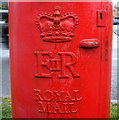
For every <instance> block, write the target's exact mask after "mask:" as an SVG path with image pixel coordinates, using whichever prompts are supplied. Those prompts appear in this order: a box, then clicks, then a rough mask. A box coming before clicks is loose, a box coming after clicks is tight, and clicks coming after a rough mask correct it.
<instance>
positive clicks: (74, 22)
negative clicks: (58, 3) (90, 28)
mask: <svg viewBox="0 0 119 120" xmlns="http://www.w3.org/2000/svg"><path fill="white" fill-rule="evenodd" d="M78 22H79V20H78V16H77V15H76V14H74V13H66V14H64V15H61V13H60V8H59V7H56V8H55V10H54V13H53V15H50V14H47V13H44V14H39V15H38V16H37V20H36V25H37V27H38V29H40V30H41V38H42V39H43V40H44V41H45V42H68V41H71V40H72V39H73V37H74V29H75V28H77V26H78Z"/></svg>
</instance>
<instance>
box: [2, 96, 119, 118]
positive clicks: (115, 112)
mask: <svg viewBox="0 0 119 120" xmlns="http://www.w3.org/2000/svg"><path fill="white" fill-rule="evenodd" d="M1 101H2V104H1ZM0 113H2V114H0V118H11V117H12V113H11V99H10V98H0ZM110 117H111V118H115V119H119V104H117V103H112V104H111V113H110Z"/></svg>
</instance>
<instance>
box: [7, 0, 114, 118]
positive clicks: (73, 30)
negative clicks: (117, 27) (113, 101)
mask: <svg viewBox="0 0 119 120" xmlns="http://www.w3.org/2000/svg"><path fill="white" fill-rule="evenodd" d="M9 28H10V29H9V31H10V58H11V59H10V62H11V86H12V112H13V118H109V112H110V83H111V81H110V79H111V49H112V41H111V40H112V3H111V2H108V1H107V2H101V1H100V2H98V3H97V2H10V4H9Z"/></svg>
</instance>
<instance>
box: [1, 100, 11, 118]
mask: <svg viewBox="0 0 119 120" xmlns="http://www.w3.org/2000/svg"><path fill="white" fill-rule="evenodd" d="M0 102H2V104H1V103H0V108H1V109H0V113H2V114H0V118H11V117H12V113H11V99H10V98H0Z"/></svg>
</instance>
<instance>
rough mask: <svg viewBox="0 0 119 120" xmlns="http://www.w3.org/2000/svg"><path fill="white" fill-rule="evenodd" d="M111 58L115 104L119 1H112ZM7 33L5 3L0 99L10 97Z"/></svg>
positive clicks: (1, 7) (0, 13) (0, 16)
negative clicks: (0, 92)
mask: <svg viewBox="0 0 119 120" xmlns="http://www.w3.org/2000/svg"><path fill="white" fill-rule="evenodd" d="M112 19H113V51H112V53H113V56H112V87H111V88H112V89H111V100H112V102H117V98H119V96H118V94H117V84H118V82H119V81H117V78H118V77H119V73H118V72H117V69H118V64H117V61H118V59H117V51H118V47H117V46H118V41H119V39H118V38H119V1H118V0H114V1H113V18H112ZM8 36H9V32H8V4H7V2H1V4H0V46H1V47H2V52H0V59H2V63H1V65H0V66H2V70H1V71H0V75H1V76H2V77H1V81H2V82H1V83H2V94H0V97H10V77H9V39H8Z"/></svg>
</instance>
